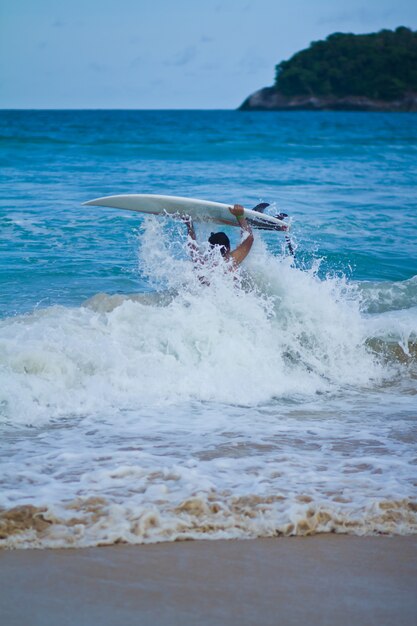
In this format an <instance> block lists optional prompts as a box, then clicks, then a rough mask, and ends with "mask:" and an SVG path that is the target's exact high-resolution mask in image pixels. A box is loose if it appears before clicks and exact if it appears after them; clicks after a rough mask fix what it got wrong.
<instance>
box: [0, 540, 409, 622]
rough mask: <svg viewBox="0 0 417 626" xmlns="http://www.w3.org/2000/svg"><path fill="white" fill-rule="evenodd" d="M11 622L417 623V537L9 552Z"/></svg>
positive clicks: (0, 582) (4, 558) (1, 594)
mask: <svg viewBox="0 0 417 626" xmlns="http://www.w3.org/2000/svg"><path fill="white" fill-rule="evenodd" d="M0 590H1V591H0V605H1V614H2V619H1V623H2V624H4V625H5V626H6V625H7V626H21V625H22V624H29V623H30V624H32V625H33V626H36V625H39V626H40V625H42V626H48V625H52V624H53V625H54V626H55V625H56V624H60V625H61V626H66V625H70V624H71V625H72V624H77V625H78V626H84V625H85V626H87V625H88V626H91V625H92V624H101V625H102V626H105V625H113V624H124V625H130V624H132V625H133V624H135V625H137V624H140V625H141V626H142V625H144V626H145V625H148V624H149V625H158V626H165V625H167V626H168V625H169V626H173V625H176V624H178V625H180V624H181V626H184V625H191V624H203V625H210V624H222V625H229V624H230V625H231V624H239V625H249V624H250V625H252V624H253V625H255V624H256V625H271V626H272V625H276V624H285V625H291V624H294V625H295V624H297V625H298V624H303V623H308V624H313V625H315V624H317V625H319V624H320V625H321V626H324V625H326V624H328V625H332V626H333V625H334V624H338V625H339V626H340V625H341V626H343V625H345V624H346V625H348V624H349V625H351V624H357V625H358V624H360V625H362V624H366V625H369V626H371V625H373V624H375V625H378V626H385V625H386V626H388V625H391V624H396V626H401V625H404V626H405V625H407V626H412V625H413V624H415V623H416V615H417V537H415V536H408V537H398V536H397V537H352V536H335V535H318V536H315V537H307V538H301V537H295V538H277V539H259V540H247V541H245V540H244V541H196V542H177V543H164V544H156V545H142V546H131V545H119V546H111V547H101V548H92V549H84V550H79V549H76V550H71V549H69V550H16V551H3V552H1V553H0Z"/></svg>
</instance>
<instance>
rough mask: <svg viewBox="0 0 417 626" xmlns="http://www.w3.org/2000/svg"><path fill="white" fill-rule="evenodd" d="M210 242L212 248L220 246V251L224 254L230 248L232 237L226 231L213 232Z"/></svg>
mask: <svg viewBox="0 0 417 626" xmlns="http://www.w3.org/2000/svg"><path fill="white" fill-rule="evenodd" d="M209 244H210V245H211V247H212V248H214V246H220V252H221V253H222V255H223V256H224V255H225V254H226V252H229V250H230V239H229V237H228V236H227V235H226V233H211V235H210V237H209Z"/></svg>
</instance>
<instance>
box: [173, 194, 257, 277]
mask: <svg viewBox="0 0 417 626" xmlns="http://www.w3.org/2000/svg"><path fill="white" fill-rule="evenodd" d="M229 211H230V213H231V214H232V215H234V216H235V217H236V219H237V221H238V222H239V226H240V228H241V233H242V240H241V242H240V244H239V245H238V246H237V247H236V248H235V249H234V250H232V251H231V246H230V240H229V237H228V236H227V235H226V233H223V232H220V233H211V235H210V237H209V239H208V242H209V244H210V247H211V248H212V249H219V250H220V254H221V255H222V257H223V259H224V260H225V261H226V262H230V269H231V270H232V271H233V270H235V269H236V268H237V267H238V266H239V265H240V264H241V263H242V261H243V260H244V259H246V257H247V256H248V254H249V252H250V249H251V248H252V244H253V234H252V229H251V227H250V225H249V224H248V222H247V220H246V218H245V216H244V209H243V206H242V205H240V204H235V205H234V207H233V208H229ZM183 221H184V223H185V225H186V226H187V231H188V237H189V240H188V249H189V251H190V256H191V259H192V260H193V261H194V263H196V264H199V265H202V264H204V260H203V258H202V256H201V254H200V251H199V249H198V246H197V237H196V234H195V230H194V224H193V222H192V220H191V218H190V217H189V216H185V217H183Z"/></svg>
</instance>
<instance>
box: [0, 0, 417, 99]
mask: <svg viewBox="0 0 417 626" xmlns="http://www.w3.org/2000/svg"><path fill="white" fill-rule="evenodd" d="M397 26H408V27H409V28H412V29H413V30H417V2H416V1H415V0H367V1H366V2H365V1H363V0H349V1H347V0H343V1H341V0H0V108H3V109H5V108H17V109H234V108H236V107H238V106H239V105H240V104H241V103H242V102H243V100H244V99H245V98H246V97H247V96H248V95H249V94H251V93H253V92H254V91H256V90H257V89H260V88H262V87H266V86H268V85H271V84H273V82H274V75H275V65H276V64H277V63H279V62H280V61H282V60H284V59H288V58H290V57H291V56H292V55H293V54H294V53H295V52H297V51H298V50H301V49H303V48H306V47H308V45H309V44H310V43H311V41H316V40H318V39H323V38H325V37H327V36H328V35H329V34H331V33H333V32H350V33H357V34H359V33H369V32H375V31H378V30H381V29H382V28H391V29H392V28H396V27H397Z"/></svg>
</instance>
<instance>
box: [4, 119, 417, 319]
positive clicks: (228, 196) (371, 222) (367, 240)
mask: <svg viewBox="0 0 417 626" xmlns="http://www.w3.org/2000/svg"><path fill="white" fill-rule="evenodd" d="M0 123H1V131H0V136H1V139H2V151H1V165H2V180H1V186H2V199H1V205H0V207H1V269H0V271H1V280H2V282H3V281H5V282H6V285H7V288H6V289H4V290H2V293H1V301H0V313H1V315H8V314H11V313H14V312H22V311H28V310H31V308H33V307H34V306H35V305H36V304H37V303H43V304H42V305H45V304H52V303H57V302H59V303H62V304H79V303H80V302H81V301H82V299H83V298H86V297H88V296H89V295H92V294H94V293H96V292H98V291H101V290H109V291H112V292H113V291H121V292H124V291H130V290H132V289H133V290H137V289H144V288H146V283H145V282H144V281H143V280H142V279H141V277H140V276H139V275H138V274H137V271H136V264H135V246H136V243H135V241H134V240H133V239H132V237H131V233H132V230H133V229H134V228H135V226H136V225H138V224H139V222H140V220H139V219H138V218H137V217H136V216H126V215H123V214H120V213H117V212H115V211H106V210H102V209H94V208H91V207H90V208H88V209H87V208H84V207H81V203H82V202H83V201H85V200H88V199H91V198H94V197H98V196H102V195H109V194H112V193H138V192H143V193H167V194H173V195H185V196H191V197H202V198H207V199H213V200H217V201H225V202H233V201H234V200H236V201H241V202H242V203H244V204H245V205H247V206H251V205H255V204H257V203H258V201H259V199H262V200H264V201H267V202H270V203H277V206H278V208H279V210H280V211H285V212H286V213H288V214H289V215H290V216H291V218H292V220H293V236H294V238H295V240H296V241H297V242H298V244H299V251H298V257H299V260H300V262H304V261H305V262H306V263H307V264H308V263H310V262H311V259H312V257H314V258H323V259H324V262H323V265H322V271H331V270H334V271H341V272H343V273H345V274H347V275H349V276H350V277H351V278H353V279H357V280H372V281H375V280H392V281H401V280H406V279H409V278H411V277H412V276H414V275H415V274H416V272H417V260H416V259H417V254H416V244H415V235H416V231H417V211H416V199H415V180H416V179H417V119H416V117H415V116H413V115H412V114H410V115H407V114H403V115H390V114H374V115H369V114H361V113H318V114H315V113H296V114H293V113H270V114H269V113H267V114H262V113H261V114H259V113H241V112H232V111H230V112H229V111H228V112H220V111H219V112H217V111H213V112H212V111H210V112H196V111H187V112H165V111H157V112H152V111H145V112H142V111H79V112H77V111H75V112H73V111H63V112H47V111H45V112H39V111H37V112H36V111H27V112H26V111H25V112H23V111H22V112H2V113H1V118H0ZM129 219H130V223H128V224H127V223H126V221H127V220H129ZM268 243H269V244H270V246H271V249H272V250H273V251H275V250H277V249H278V250H279V247H280V244H281V241H279V242H278V243H277V241H276V239H274V238H273V237H272V238H271V237H269V238H268Z"/></svg>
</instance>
